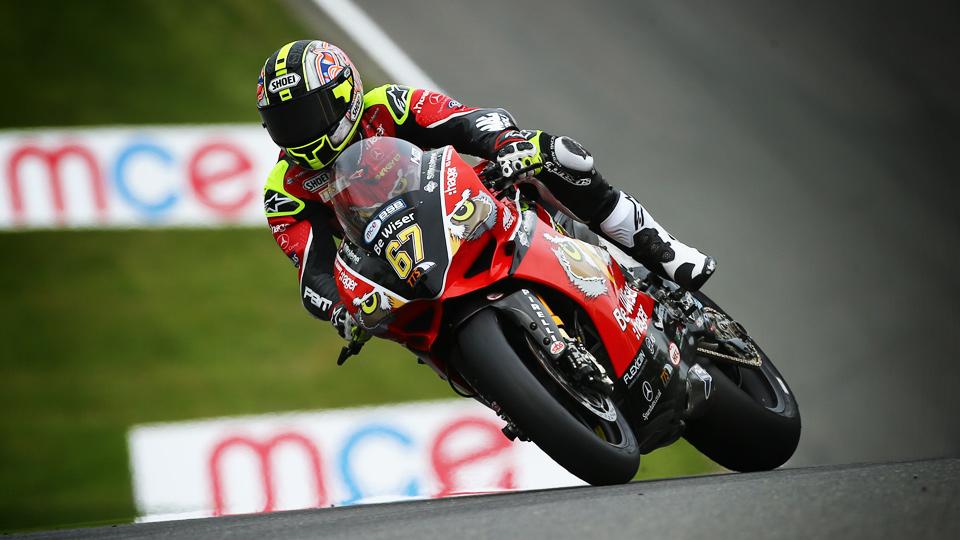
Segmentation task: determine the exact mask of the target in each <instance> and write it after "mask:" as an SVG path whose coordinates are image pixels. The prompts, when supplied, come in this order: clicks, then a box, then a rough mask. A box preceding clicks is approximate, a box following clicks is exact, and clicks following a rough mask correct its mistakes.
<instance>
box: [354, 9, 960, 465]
mask: <svg viewBox="0 0 960 540" xmlns="http://www.w3.org/2000/svg"><path fill="white" fill-rule="evenodd" d="M358 3H359V4H360V5H361V6H362V7H363V8H364V9H365V10H366V11H367V12H368V13H369V14H370V15H371V16H372V17H373V18H374V19H376V20H377V21H378V22H379V23H380V24H381V26H382V27H383V28H384V30H385V31H386V32H387V33H388V34H390V35H391V37H393V39H394V40H395V41H396V42H397V43H398V44H399V45H400V46H401V47H403V48H404V49H405V50H406V51H407V52H408V53H409V54H410V56H411V57H412V58H414V59H415V60H416V61H417V62H419V63H420V66H421V67H422V68H423V69H424V71H426V72H427V73H428V74H429V75H430V76H431V77H433V79H434V80H436V81H437V83H438V84H439V85H441V86H443V87H444V88H445V89H446V90H447V91H448V92H450V93H451V94H453V95H454V96H457V97H458V98H459V99H461V100H462V101H463V102H465V103H471V104H480V105H494V106H502V107H505V108H507V109H509V110H510V111H512V112H513V113H514V115H515V116H516V117H517V119H518V121H519V122H520V124H521V126H522V127H530V128H540V129H544V130H546V131H548V132H553V133H566V134H570V135H573V136H575V137H576V138H578V139H580V140H581V142H583V143H584V144H585V145H586V146H587V147H588V148H590V149H591V150H592V151H593V153H594V154H595V155H596V156H597V160H598V166H599V167H600V170H601V172H603V173H604V174H605V175H606V176H607V178H608V179H610V181H611V182H612V183H614V184H616V185H619V186H622V187H624V188H626V189H627V190H628V191H631V192H633V193H634V194H635V195H636V196H637V197H638V198H640V200H642V201H644V202H645V204H646V205H647V206H648V208H650V210H651V212H652V213H653V215H654V216H656V217H657V219H658V220H660V221H661V222H662V223H665V224H666V226H667V227H668V229H670V230H671V231H672V232H673V233H674V234H675V235H676V236H677V237H679V238H681V239H684V240H685V241H687V242H689V243H690V244H692V245H695V246H699V247H701V248H703V249H704V250H705V251H707V252H709V253H711V254H713V255H715V256H716V257H717V258H718V260H719V261H720V265H719V270H718V272H717V274H716V276H715V277H714V278H713V279H712V281H711V283H710V284H709V285H708V286H707V289H706V292H707V293H708V294H710V295H711V296H712V297H714V299H715V300H717V301H718V302H719V303H720V305H722V306H724V307H725V308H726V309H727V310H728V311H729V312H730V313H732V314H734V315H735V316H737V317H738V318H739V319H740V320H741V321H742V322H743V323H744V325H745V326H746V327H747V328H748V329H749V330H750V331H751V334H753V335H754V336H756V337H757V339H758V341H759V342H760V344H761V345H762V346H763V347H764V349H765V350H766V352H767V353H768V354H769V355H770V356H771V358H772V359H773V360H774V362H775V363H776V364H777V366H778V367H779V368H780V369H781V371H782V372H783V373H784V375H785V376H786V378H787V380H788V381H789V382H790V384H791V385H792V387H793V389H794V391H795V393H796V395H797V398H798V400H799V402H800V411H801V414H802V417H803V423H804V432H803V436H802V438H801V441H800V448H799V450H798V452H797V454H796V456H795V458H794V459H793V460H792V461H791V462H790V464H791V465H794V466H796V465H814V464H837V463H851V462H857V461H890V460H907V459H919V458H928V457H945V456H958V455H960V422H957V421H956V418H955V411H957V410H960V392H957V391H956V389H957V388H958V387H960V341H958V340H957V339H956V338H955V336H956V335H958V334H960V310H958V309H957V308H956V305H957V303H958V301H960V284H958V279H957V275H956V273H957V268H960V257H958V255H957V252H958V246H960V242H958V241H957V237H958V233H960V212H958V211H957V207H956V201H957V200H960V182H958V179H960V98H958V96H960V70H958V69H957V68H956V67H957V66H958V65H960V33H957V32H956V28H960V8H958V7H957V4H956V2H942V3H940V4H938V2H923V3H920V4H917V5H914V4H910V5H909V6H907V5H906V4H904V3H903V2H889V1H878V2H870V3H869V4H863V3H857V5H853V4H855V3H854V2H827V3H822V2H821V3H813V4H811V3H809V2H766V1H763V0H755V1H733V2H708V1H706V0H698V1H691V0H685V1H675V2H640V1H637V2H635V1H628V0H619V1H609V2H599V3H590V2H584V1H583V0H551V1H549V2H546V1H541V2H516V1H514V0H487V1H485V2H482V3H478V2H447V1H441V0H416V1H408V2H379V1H376V0H358ZM361 71H362V66H361ZM401 82H402V81H401Z"/></svg>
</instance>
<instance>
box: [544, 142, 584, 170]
mask: <svg viewBox="0 0 960 540" xmlns="http://www.w3.org/2000/svg"><path fill="white" fill-rule="evenodd" d="M552 146H553V156H554V159H556V160H557V164H558V165H560V166H561V167H564V168H566V169H570V170H571V171H576V172H581V173H585V172H590V171H591V170H593V156H591V155H590V152H587V149H586V148H584V147H583V145H581V144H580V143H578V142H577V141H575V140H573V139H571V138H570V137H566V136H563V135H561V136H559V137H556V138H555V139H554V140H553V144H552Z"/></svg>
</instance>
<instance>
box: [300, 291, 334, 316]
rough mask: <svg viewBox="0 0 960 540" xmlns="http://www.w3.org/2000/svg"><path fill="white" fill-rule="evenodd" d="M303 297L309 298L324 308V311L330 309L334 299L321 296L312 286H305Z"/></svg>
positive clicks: (312, 302)
mask: <svg viewBox="0 0 960 540" xmlns="http://www.w3.org/2000/svg"><path fill="white" fill-rule="evenodd" d="M303 297H304V298H307V299H309V300H310V303H311V304H313V305H314V306H316V307H318V308H320V309H322V310H323V311H326V310H328V309H330V306H332V305H333V302H332V301H330V300H328V299H326V298H324V297H322V296H320V295H319V294H317V292H316V291H314V290H313V289H311V288H310V287H304V288H303Z"/></svg>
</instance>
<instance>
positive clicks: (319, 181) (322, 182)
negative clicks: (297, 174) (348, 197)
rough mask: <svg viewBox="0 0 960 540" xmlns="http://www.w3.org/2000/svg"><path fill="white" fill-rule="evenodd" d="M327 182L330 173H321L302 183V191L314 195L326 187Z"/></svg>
mask: <svg viewBox="0 0 960 540" xmlns="http://www.w3.org/2000/svg"><path fill="white" fill-rule="evenodd" d="M329 181H330V173H327V172H322V173H320V174H318V175H316V176H312V177H310V178H308V179H307V180H305V181H304V182H303V189H305V190H307V191H309V192H310V193H316V192H318V191H320V190H321V189H323V188H324V187H326V185H327V182H329Z"/></svg>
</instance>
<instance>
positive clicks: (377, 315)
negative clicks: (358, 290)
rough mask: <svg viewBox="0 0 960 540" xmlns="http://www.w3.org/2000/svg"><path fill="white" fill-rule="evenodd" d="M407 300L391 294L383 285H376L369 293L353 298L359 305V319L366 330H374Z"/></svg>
mask: <svg viewBox="0 0 960 540" xmlns="http://www.w3.org/2000/svg"><path fill="white" fill-rule="evenodd" d="M404 304H405V302H404V301H402V300H400V299H399V298H395V297H393V296H392V295H390V294H389V293H388V292H387V290H386V289H384V288H383V287H375V288H374V289H373V290H372V291H370V292H368V293H367V294H365V295H363V296H361V297H359V298H354V299H353V305H354V306H357V313H356V317H357V321H358V322H359V323H360V326H361V327H363V328H364V329H365V330H373V329H375V328H377V327H378V326H380V325H382V324H383V323H384V322H385V321H386V320H387V318H388V317H389V316H390V315H392V314H393V310H394V309H397V308H399V307H400V306H402V305H404Z"/></svg>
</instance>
